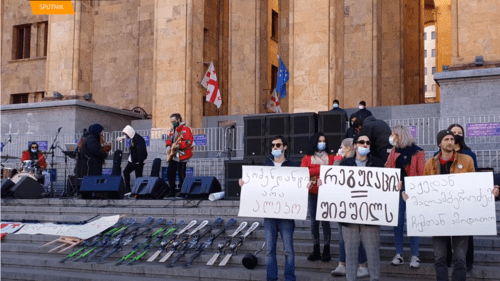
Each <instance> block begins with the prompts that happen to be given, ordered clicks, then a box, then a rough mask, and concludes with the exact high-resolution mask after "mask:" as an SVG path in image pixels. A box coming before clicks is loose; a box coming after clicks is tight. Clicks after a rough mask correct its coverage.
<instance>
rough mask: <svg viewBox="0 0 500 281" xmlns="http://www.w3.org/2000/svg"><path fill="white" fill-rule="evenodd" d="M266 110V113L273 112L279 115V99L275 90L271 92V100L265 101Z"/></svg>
mask: <svg viewBox="0 0 500 281" xmlns="http://www.w3.org/2000/svg"><path fill="white" fill-rule="evenodd" d="M266 108H267V109H268V112H269V111H271V112H274V113H281V112H282V111H281V106H280V99H279V97H278V94H277V93H276V89H274V90H273V94H272V95H271V98H270V99H269V100H268V101H267V104H266Z"/></svg>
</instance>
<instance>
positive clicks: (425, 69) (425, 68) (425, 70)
mask: <svg viewBox="0 0 500 281" xmlns="http://www.w3.org/2000/svg"><path fill="white" fill-rule="evenodd" d="M424 72H425V73H424V75H427V67H424Z"/></svg>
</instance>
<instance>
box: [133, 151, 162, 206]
mask: <svg viewBox="0 0 500 281" xmlns="http://www.w3.org/2000/svg"><path fill="white" fill-rule="evenodd" d="M157 159H158V158H157ZM160 161H161V160H160ZM167 191H168V185H167V183H165V182H164V181H163V180H162V179H160V178H159V177H153V176H151V177H140V178H137V179H136V180H135V183H134V187H133V188H132V193H131V195H132V196H134V197H135V198H152V199H163V197H165V195H166V194H167Z"/></svg>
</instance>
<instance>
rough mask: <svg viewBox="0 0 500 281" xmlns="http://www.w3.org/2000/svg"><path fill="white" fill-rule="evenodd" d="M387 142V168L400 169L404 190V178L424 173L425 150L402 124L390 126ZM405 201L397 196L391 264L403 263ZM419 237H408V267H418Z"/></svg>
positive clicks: (403, 188)
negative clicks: (388, 147)
mask: <svg viewBox="0 0 500 281" xmlns="http://www.w3.org/2000/svg"><path fill="white" fill-rule="evenodd" d="M389 142H390V143H391V145H393V146H394V147H393V148H392V149H391V152H390V153H389V158H388V159H387V162H386V163H385V166H386V167H387V168H399V169H401V181H402V182H403V185H402V190H403V191H404V190H405V186H404V178H405V177H407V176H408V177H414V176H421V175H423V174H424V165H425V152H424V150H423V149H422V148H420V147H418V146H416V145H415V138H414V137H413V136H412V135H411V132H410V130H409V129H408V128H407V127H406V126H403V125H396V126H395V127H394V128H392V134H391V136H390V137H389ZM405 211H406V202H405V201H404V200H403V198H402V197H400V198H399V216H398V226H396V227H394V244H395V245H396V256H394V258H393V259H392V262H391V264H392V265H401V264H404V259H403V227H404V224H405ZM419 240H420V239H419V237H416V236H413V237H410V249H411V258H410V267H412V268H418V267H420V259H419V257H418V256H419V251H418V250H419V249H418V248H419Z"/></svg>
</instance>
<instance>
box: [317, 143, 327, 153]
mask: <svg viewBox="0 0 500 281" xmlns="http://www.w3.org/2000/svg"><path fill="white" fill-rule="evenodd" d="M325 148H326V143H324V142H318V150H319V151H323V150H325Z"/></svg>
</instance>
